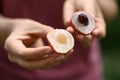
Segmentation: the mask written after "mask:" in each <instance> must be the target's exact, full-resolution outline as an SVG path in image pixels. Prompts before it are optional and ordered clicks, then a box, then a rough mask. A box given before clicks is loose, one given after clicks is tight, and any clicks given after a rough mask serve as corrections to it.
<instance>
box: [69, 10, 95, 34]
mask: <svg viewBox="0 0 120 80" xmlns="http://www.w3.org/2000/svg"><path fill="white" fill-rule="evenodd" d="M81 12H84V11H81ZM86 13H88V12H86ZM88 14H90V13H88ZM90 15H91V14H90ZM73 16H74V15H73ZM73 16H72V17H73ZM91 16H92V15H91ZM72 17H71V18H70V25H71V27H73V29H74V30H75V31H77V32H78V33H79V34H83V35H88V34H91V33H92V31H91V32H90V33H88V34H85V33H83V32H81V31H80V30H78V28H76V27H75V25H74V23H73V22H72ZM88 20H89V19H88ZM93 30H94V29H93Z"/></svg>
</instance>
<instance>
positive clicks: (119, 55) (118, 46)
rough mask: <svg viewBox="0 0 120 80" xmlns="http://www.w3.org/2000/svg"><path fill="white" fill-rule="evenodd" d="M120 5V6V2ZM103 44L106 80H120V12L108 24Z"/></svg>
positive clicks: (119, 2)
mask: <svg viewBox="0 0 120 80" xmlns="http://www.w3.org/2000/svg"><path fill="white" fill-rule="evenodd" d="M118 4H119V6H120V0H119V1H118ZM119 9H120V8H119ZM101 44H102V56H103V62H104V76H105V80H120V11H119V14H118V16H117V17H116V18H115V19H114V20H113V21H112V22H111V23H109V24H107V36H106V38H104V39H102V40H101Z"/></svg>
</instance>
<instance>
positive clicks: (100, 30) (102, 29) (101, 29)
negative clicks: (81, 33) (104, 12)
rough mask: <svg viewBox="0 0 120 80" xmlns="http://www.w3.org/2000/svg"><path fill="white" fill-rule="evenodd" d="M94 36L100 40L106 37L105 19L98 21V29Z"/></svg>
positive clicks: (96, 28) (95, 30)
mask: <svg viewBox="0 0 120 80" xmlns="http://www.w3.org/2000/svg"><path fill="white" fill-rule="evenodd" d="M92 34H93V35H94V36H95V37H98V38H104V37H105V36H106V24H105V22H104V20H103V19H98V18H97V19H96V27H95V29H94V30H93V32H92Z"/></svg>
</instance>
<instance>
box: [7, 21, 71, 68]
mask: <svg viewBox="0 0 120 80" xmlns="http://www.w3.org/2000/svg"><path fill="white" fill-rule="evenodd" d="M12 26H14V29H13V31H12V33H11V34H10V35H9V36H8V38H7V40H6V42H5V49H6V50H7V52H8V58H9V60H10V61H12V62H15V63H17V64H19V65H20V66H22V67H24V68H26V69H47V68H51V67H53V66H55V65H57V64H59V63H61V62H62V61H63V60H64V59H65V58H66V57H67V56H68V55H69V54H71V52H70V53H68V54H67V55H59V54H56V53H54V52H53V50H52V49H51V47H50V46H45V45H44V43H43V41H42V38H46V34H47V33H48V32H49V31H51V30H53V28H52V27H50V26H46V25H43V24H40V23H38V22H36V21H33V20H26V19H15V20H13V25H12Z"/></svg>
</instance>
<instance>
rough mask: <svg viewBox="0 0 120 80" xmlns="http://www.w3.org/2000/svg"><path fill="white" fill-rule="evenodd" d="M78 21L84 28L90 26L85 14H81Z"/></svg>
mask: <svg viewBox="0 0 120 80" xmlns="http://www.w3.org/2000/svg"><path fill="white" fill-rule="evenodd" d="M78 21H79V22H80V24H83V25H84V26H87V25H88V17H87V16H86V15H85V14H80V15H79V16H78Z"/></svg>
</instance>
